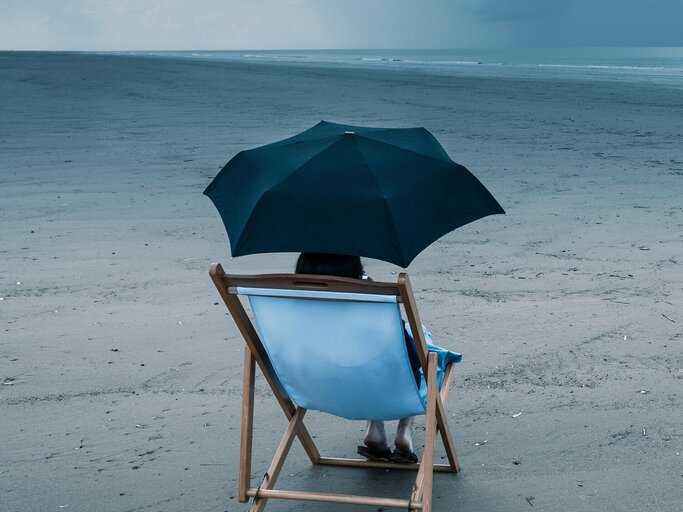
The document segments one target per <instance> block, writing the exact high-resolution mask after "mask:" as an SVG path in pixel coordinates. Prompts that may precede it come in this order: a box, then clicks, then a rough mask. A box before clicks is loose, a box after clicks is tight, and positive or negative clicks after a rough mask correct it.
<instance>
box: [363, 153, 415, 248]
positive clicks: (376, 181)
mask: <svg viewBox="0 0 683 512" xmlns="http://www.w3.org/2000/svg"><path fill="white" fill-rule="evenodd" d="M354 144H355V145H356V147H357V148H358V153H359V154H360V157H361V158H362V159H363V164H365V167H366V168H367V169H368V171H369V172H370V176H372V179H373V181H374V182H375V184H376V185H377V188H378V189H379V191H380V192H381V193H382V203H384V209H385V210H386V211H387V214H388V215H387V218H388V219H389V222H390V223H391V230H392V231H393V233H394V239H395V240H396V241H397V242H398V243H397V247H398V248H399V253H400V254H401V259H402V260H404V261H405V259H406V258H405V254H403V251H402V250H401V244H400V238H399V236H398V230H397V229H396V224H395V223H394V217H393V216H392V215H391V207H390V206H389V202H388V201H387V196H386V194H385V193H384V189H383V188H382V185H380V183H379V180H378V179H377V176H375V173H374V171H373V170H372V166H371V165H370V164H368V161H367V160H366V159H365V153H363V149H362V148H361V147H360V145H359V144H358V142H356V141H355V140H354Z"/></svg>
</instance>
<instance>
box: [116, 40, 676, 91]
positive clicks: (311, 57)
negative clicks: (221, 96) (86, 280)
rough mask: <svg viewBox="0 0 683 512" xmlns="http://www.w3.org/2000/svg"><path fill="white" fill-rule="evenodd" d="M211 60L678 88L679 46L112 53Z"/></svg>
mask: <svg viewBox="0 0 683 512" xmlns="http://www.w3.org/2000/svg"><path fill="white" fill-rule="evenodd" d="M115 53H118V54H124V55H147V56H150V55H154V56H160V57H176V58H178V57H180V58H187V59H204V60H214V61H247V62H270V63H273V62H277V63H282V64H290V63H297V64H299V65H311V66H326V67H366V68H379V69H402V70H416V71H420V72H427V73H436V74H440V75H459V76H468V75H469V76H489V77H496V76H500V77H516V78H529V79H539V78H540V79H544V78H545V79H553V78H560V79H576V80H598V81H620V82H639V83H643V82H645V83H652V84H663V85H669V86H673V87H680V88H683V47H670V48H516V49H476V50H473V49H441V50H438V49H429V50H269V51H263V50H258V51H201V50H196V51H163V52H115Z"/></svg>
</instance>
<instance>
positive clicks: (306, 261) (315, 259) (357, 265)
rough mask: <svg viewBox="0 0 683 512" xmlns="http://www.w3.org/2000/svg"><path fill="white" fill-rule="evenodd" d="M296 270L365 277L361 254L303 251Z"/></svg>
mask: <svg viewBox="0 0 683 512" xmlns="http://www.w3.org/2000/svg"><path fill="white" fill-rule="evenodd" d="M295 272H296V273H297V274H316V275H324V276H339V277H350V278H352V279H361V278H362V277H363V264H362V263H361V261H360V256H346V255H344V254H325V253H320V252H302V253H301V254H300V255H299V259H298V260H297V262H296V270H295Z"/></svg>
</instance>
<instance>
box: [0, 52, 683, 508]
mask: <svg viewBox="0 0 683 512" xmlns="http://www.w3.org/2000/svg"><path fill="white" fill-rule="evenodd" d="M0 112H1V115H0V219H1V220H0V242H1V243H0V297H2V299H3V300H2V301H0V439H1V440H2V449H0V510H2V511H7V512H14V511H22V512H23V511H38V510H40V511H49V510H55V511H59V510H61V511H68V512H71V511H91V510H107V511H186V510H207V511H208V510H212V511H213V510H215V511H223V510H230V511H233V510H236V511H239V510H247V509H248V505H245V504H239V503H238V502H237V499H236V485H237V483H236V480H237V464H236V461H237V458H238V450H239V447H238V438H239V414H240V395H241V364H242V341H241V338H240V337H239V334H238V332H237V330H236V328H235V327H234V325H232V323H231V320H230V318H229V317H228V316H227V315H226V313H225V309H224V307H223V305H222V304H219V303H218V302H219V297H218V295H217V293H216V291H215V289H214V288H213V285H212V283H211V282H210V280H209V277H208V275H207V273H206V271H207V268H208V265H209V263H210V262H211V261H221V262H223V264H224V266H225V268H226V269H227V270H228V271H233V272H240V273H252V272H254V273H255V272H265V271H267V272H271V271H290V270H291V269H292V267H293V262H294V259H295V255H269V256H256V257H245V258H238V259H234V260H231V259H230V257H229V250H228V242H227V239H226V236H225V232H224V229H223V226H222V224H221V222H220V219H219V217H218V214H217V212H216V211H215V209H214V207H213V205H212V204H211V202H210V201H209V200H208V199H207V198H206V197H204V196H202V195H201V192H202V190H203V189H204V187H205V186H206V185H207V184H208V183H209V181H210V180H211V178H212V177H213V176H214V175H215V174H216V173H217V172H218V170H219V169H220V168H221V167H222V166H223V165H224V164H225V162H227V161H228V159H229V158H230V157H231V156H233V155H234V154H235V153H236V152H237V151H239V150H240V149H245V148H249V147H254V146H258V145H261V144H264V143H267V142H271V141H273V140H277V139H279V138H283V137H286V136H289V135H292V134H294V133H296V132H298V131H300V130H303V129H305V128H307V127H309V126H312V125H313V124H315V123H316V122H317V121H319V120H320V119H325V120H329V121H335V122H341V123H348V124H370V125H382V126H397V127H398V126H414V125H420V126H425V127H426V128H428V129H429V130H430V131H432V133H434V135H435V136H436V137H437V138H438V139H439V141H440V142H441V143H442V144H443V145H444V147H445V148H446V149H447V151H448V152H449V154H450V155H451V156H452V157H453V159H454V160H455V161H457V162H459V163H461V164H463V165H465V166H466V167H468V168H469V169H471V170H472V171H473V172H474V173H475V174H476V175H477V176H478V177H479V178H480V180H481V181H482V182H483V183H484V184H485V185H486V186H487V187H488V188H489V189H490V190H491V191H492V193H493V194H494V196H496V198H498V200H499V201H500V202H501V204H502V205H503V207H504V208H505V209H506V210H507V213H508V214H507V215H506V216H496V217H489V218H486V219H483V220H480V221H478V222H476V223H474V224H471V225H469V226H466V227H464V228H461V229H459V230H457V231H456V232H454V233H451V234H449V235H447V236H446V237H444V238H443V239H441V240H440V241H438V242H436V243H435V244H433V245H432V246H431V247H430V248H428V249H427V250H425V251H424V252H423V253H422V254H421V255H420V256H418V258H417V259H416V260H415V261H414V262H413V264H412V265H411V266H410V268H409V269H408V271H409V273H410V275H411V279H412V281H413V286H414V288H415V289H416V294H417V298H418V302H419V305H420V308H421V315H422V319H423V321H424V323H425V324H427V325H428V326H429V327H430V329H431V330H432V332H433V333H434V337H435V340H437V342H438V343H440V344H442V345H443V346H446V347H448V348H452V349H453V350H457V351H458V352H462V353H463V354H464V361H463V362H462V363H461V364H460V365H459V366H458V372H457V374H456V378H455V381H454V386H453V389H452V390H451V393H450V396H449V400H448V409H449V415H450V416H451V422H452V423H451V428H452V431H453V435H454V439H455V442H456V447H458V449H459V456H460V461H461V464H462V467H463V470H462V472H461V473H460V474H459V475H457V476H448V475H437V476H436V477H435V483H434V496H435V497H434V504H435V509H436V510H475V511H476V510H482V511H483V510H496V511H507V510H510V511H516V510H520V511H527V510H528V511H539V510H545V511H555V510H557V511H567V510H572V511H595V510H605V511H612V510H623V511H631V510H633V511H636V510H638V511H642V510H653V511H674V510H679V506H680V503H681V501H682V500H683V493H682V491H681V482H680V480H681V471H680V468H681V451H682V449H683V447H682V446H681V429H680V425H681V394H680V390H681V380H682V379H683V369H682V367H681V341H682V339H683V330H682V328H681V326H682V325H683V315H681V311H683V307H682V305H683V271H682V269H681V264H682V261H681V254H682V251H681V247H682V245H681V242H682V236H681V233H682V232H683V204H682V203H681V197H683V150H681V148H683V135H682V134H683V101H682V100H681V96H680V91H675V90H673V89H668V88H666V87H664V86H654V85H653V86H647V85H632V84H631V85H629V84H622V85H617V84H615V83H600V82H582V81H560V80H544V81H529V80H517V79H514V80H513V79H488V78H473V77H466V76H462V77H445V76H436V75H423V74H409V73H406V72H400V71H382V70H367V69H366V70H362V69H328V68H316V67H296V66H294V65H267V64H246V63H240V64H237V63H234V64H228V63H218V62H213V63H212V62H193V61H185V60H172V59H153V58H140V57H138V58H129V57H113V56H109V57H102V56H95V55H60V54H48V55H46V54H42V55H40V54H19V53H2V54H0ZM366 266H367V270H368V273H369V274H370V275H372V276H373V277H374V278H375V279H380V280H391V279H395V277H396V276H395V274H394V272H397V271H400V270H401V269H398V268H396V267H394V266H391V265H389V264H385V263H381V262H377V261H367V262H366ZM257 394H258V398H259V400H258V403H257V410H256V434H255V435H256V438H255V458H254V463H253V470H254V476H255V478H257V479H258V478H260V475H262V474H263V472H264V471H265V470H266V469H267V465H268V463H269V462H270V459H271V457H272V454H273V451H274V449H275V446H276V444H277V442H278V440H279V438H280V436H281V434H282V432H283V431H284V428H285V421H284V416H283V415H282V413H281V412H279V409H278V407H277V404H276V403H275V402H274V400H272V399H270V398H268V394H267V393H266V390H265V388H264V387H263V386H262V385H259V389H258V391H257ZM307 424H309V428H310V430H311V431H312V433H313V434H314V435H316V436H317V439H316V441H317V442H319V445H320V448H321V450H322V451H324V452H325V453H328V454H330V455H337V456H353V455H354V452H355V447H356V445H357V444H358V443H359V441H360V438H361V435H362V427H363V426H362V425H361V424H359V423H358V422H340V421H338V420H336V419H334V418H332V417H329V416H326V415H322V414H314V413H311V414H309V415H308V417H307ZM418 425H419V426H418V429H417V433H416V441H417V442H416V445H417V446H420V445H421V440H422V425H423V423H419V422H418ZM392 429H393V427H390V429H389V430H390V432H391V431H392ZM443 455H444V454H443V452H442V451H441V448H440V447H439V451H438V452H437V459H438V458H439V457H442V456H443ZM279 484H280V485H281V486H283V487H292V488H296V489H301V490H304V489H320V490H333V491H336V492H342V493H359V494H361V493H366V494H376V495H385V496H392V497H394V496H396V497H407V496H408V494H409V492H410V487H411V485H412V484H411V483H410V475H406V474H400V475H387V474H386V473H385V472H383V471H377V472H375V471H367V472H366V471H355V470H345V469H335V468H323V467H320V468H319V467H312V466H311V465H310V464H309V463H308V461H307V459H306V457H305V455H304V454H303V451H302V450H301V449H300V448H299V447H298V446H295V448H294V449H293V452H292V454H291V455H290V458H289V462H288V463H287V465H286V466H285V468H284V470H283V473H282V476H281V478H280V481H279ZM676 503H678V504H679V505H676ZM269 508H270V509H271V510H273V511H277V510H281V511H284V510H349V508H347V507H341V506H339V507H337V506H321V505H316V504H308V505H305V504H304V505H301V504H299V503H296V502H271V503H270V504H269Z"/></svg>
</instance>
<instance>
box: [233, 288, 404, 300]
mask: <svg viewBox="0 0 683 512" xmlns="http://www.w3.org/2000/svg"><path fill="white" fill-rule="evenodd" d="M235 292H236V293H237V294H238V295H255V296H262V297H283V298H293V299H321V300H337V301H349V302H391V303H396V302H397V297H396V296H395V295H376V294H369V293H349V292H328V291H324V290H284V289H277V288H247V287H244V286H237V287H236V288H235Z"/></svg>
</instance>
